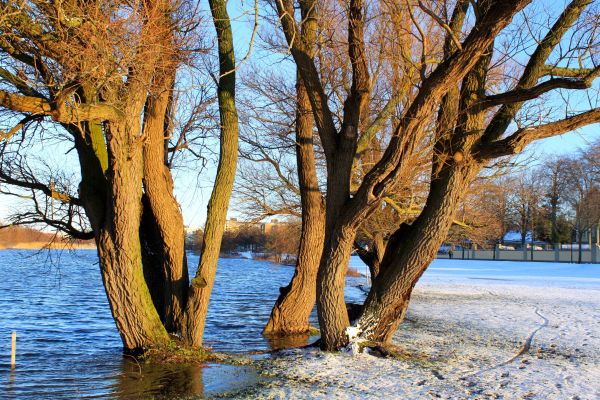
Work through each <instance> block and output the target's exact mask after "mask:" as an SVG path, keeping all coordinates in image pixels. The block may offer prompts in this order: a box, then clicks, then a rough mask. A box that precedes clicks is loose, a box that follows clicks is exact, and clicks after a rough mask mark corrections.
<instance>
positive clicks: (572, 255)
mask: <svg viewBox="0 0 600 400" xmlns="http://www.w3.org/2000/svg"><path fill="white" fill-rule="evenodd" d="M586 247H588V248H587V249H582V250H581V262H582V263H594V264H597V263H600V249H599V248H598V246H592V247H591V249H590V248H589V246H586ZM579 252H580V251H579V248H577V247H573V248H570V249H564V248H560V249H559V248H556V249H551V250H533V251H531V249H520V250H505V249H502V250H501V249H499V248H496V249H495V250H482V249H464V250H463V249H457V250H455V251H454V254H453V256H452V258H453V259H459V260H461V259H462V260H498V261H545V262H563V263H577V262H579ZM437 258H450V256H449V255H448V253H438V255H437Z"/></svg>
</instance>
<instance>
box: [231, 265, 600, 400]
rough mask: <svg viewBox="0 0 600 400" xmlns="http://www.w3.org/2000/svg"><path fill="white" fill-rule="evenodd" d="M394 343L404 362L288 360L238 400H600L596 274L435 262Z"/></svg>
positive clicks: (284, 356)
mask: <svg viewBox="0 0 600 400" xmlns="http://www.w3.org/2000/svg"><path fill="white" fill-rule="evenodd" d="M352 264H355V266H356V264H359V261H357V260H356V259H355V258H353V260H352V261H351V265H352ZM394 342H395V344H397V345H398V346H401V347H402V348H403V350H404V351H405V353H406V356H405V357H403V359H401V360H396V359H381V358H376V357H374V356H371V355H368V354H358V355H352V354H349V353H337V354H334V353H323V352H320V351H317V350H289V351H286V352H284V353H281V354H280V355H278V356H276V357H274V358H272V359H267V360H263V361H261V362H260V365H261V368H262V369H263V374H264V375H265V376H267V379H265V381H264V382H263V383H262V384H261V385H260V386H258V387H255V388H254V389H252V390H251V391H250V392H248V393H245V394H243V395H242V396H241V397H244V398H263V399H333V398H335V399H421V398H425V399H428V398H432V399H433V398H442V399H544V400H546V399H600V267H599V266H596V265H569V264H550V263H523V262H485V261H473V260H470V261H462V260H437V261H435V262H434V264H433V265H432V266H431V268H430V269H429V270H428V272H427V273H426V274H425V275H424V277H423V279H422V280H421V282H419V284H418V285H417V287H416V289H415V292H414V294H413V301H412V303H411V306H410V308H409V312H408V314H407V318H406V320H405V322H404V323H403V324H402V325H401V327H400V329H399V330H398V332H397V333H396V335H395V337H394Z"/></svg>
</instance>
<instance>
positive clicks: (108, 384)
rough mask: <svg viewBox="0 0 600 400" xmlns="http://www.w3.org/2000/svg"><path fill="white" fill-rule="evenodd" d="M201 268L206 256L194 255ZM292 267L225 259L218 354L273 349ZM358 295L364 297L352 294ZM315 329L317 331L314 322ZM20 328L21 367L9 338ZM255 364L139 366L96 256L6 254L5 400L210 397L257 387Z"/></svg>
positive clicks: (210, 332) (215, 317)
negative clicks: (274, 325) (270, 327)
mask: <svg viewBox="0 0 600 400" xmlns="http://www.w3.org/2000/svg"><path fill="white" fill-rule="evenodd" d="M188 261H189V263H190V267H191V268H190V269H191V270H193V269H194V267H195V265H196V264H197V262H198V257H197V256H195V255H192V254H190V255H189V257H188ZM292 274H293V268H290V267H285V266H279V265H276V264H272V263H269V262H264V261H254V260H246V259H221V260H220V261H219V269H218V273H217V280H216V282H215V288H214V291H213V297H212V300H211V304H210V308H209V313H208V317H207V323H206V333H205V344H206V345H208V346H211V347H212V348H213V350H215V351H218V352H234V353H242V352H249V351H254V350H265V349H269V348H270V346H272V345H273V343H270V342H269V341H267V340H266V339H265V338H264V337H263V336H262V335H261V330H262V328H263V326H264V325H265V323H266V321H267V319H268V317H269V313H270V311H271V307H272V305H273V302H274V300H275V299H276V297H277V295H278V294H279V287H280V286H284V285H286V284H287V283H288V282H289V279H290V278H291V276H292ZM349 295H350V297H352V296H361V295H360V293H359V292H358V291H357V292H354V293H353V292H352V289H350V292H349ZM313 324H315V325H316V321H314V316H313ZM13 330H16V331H17V334H18V339H17V368H16V370H14V371H11V369H10V366H9V363H10V335H11V332H12V331H13ZM255 380H256V372H255V371H253V370H252V368H250V367H233V366H227V365H216V364H213V365H209V366H207V367H205V368H200V367H183V366H178V367H171V368H165V367H161V368H159V367H150V366H146V365H142V366H139V365H138V364H137V363H136V362H134V361H133V360H130V359H128V358H124V357H123V356H122V355H121V340H120V338H119V334H118V332H117V330H116V328H115V325H114V322H113V320H112V317H111V314H110V309H109V307H108V303H107V301H106V296H105V294H104V289H103V287H102V280H101V277H100V272H99V267H98V264H97V256H96V252H95V250H78V251H76V252H64V251H63V252H60V251H43V252H38V251H21V250H5V251H0V398H35V399H44V398H65V399H67V398H140V397H142V398H146V397H151V396H159V397H164V398H173V397H178V396H188V395H198V396H199V397H202V396H210V395H212V394H216V393H221V392H223V391H230V390H235V389H236V388H241V387H244V386H246V385H248V384H252V383H253V382H254V381H255Z"/></svg>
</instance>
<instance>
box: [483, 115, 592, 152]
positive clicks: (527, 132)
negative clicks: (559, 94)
mask: <svg viewBox="0 0 600 400" xmlns="http://www.w3.org/2000/svg"><path fill="white" fill-rule="evenodd" d="M598 122H600V107H599V108H594V109H592V110H590V111H586V112H583V113H581V114H577V115H575V116H572V117H568V118H565V119H562V120H560V121H554V122H549V123H547V124H542V125H538V126H534V127H528V128H523V129H519V130H517V131H516V132H515V133H513V134H512V135H510V136H508V137H506V138H504V139H501V140H498V141H495V142H492V143H489V144H479V145H478V146H477V147H476V149H475V152H474V153H475V154H476V158H477V159H479V160H480V161H488V160H491V159H493V158H497V157H502V156H508V155H512V154H517V153H519V152H521V151H522V150H523V149H524V148H525V146H527V145H528V144H529V143H531V142H533V141H534V140H538V139H544V138H548V137H552V136H558V135H561V134H563V133H566V132H570V131H573V130H575V129H578V128H581V127H582V126H586V125H589V124H593V123H598Z"/></svg>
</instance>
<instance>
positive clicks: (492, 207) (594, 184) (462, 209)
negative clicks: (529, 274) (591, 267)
mask: <svg viewBox="0 0 600 400" xmlns="http://www.w3.org/2000/svg"><path fill="white" fill-rule="evenodd" d="M599 154H600V142H596V143H594V144H592V145H590V146H589V147H588V148H586V149H582V150H581V151H580V152H579V153H577V154H574V155H570V156H562V157H556V156H553V157H549V158H547V159H545V160H544V161H543V162H541V163H539V164H538V165H537V166H534V167H532V168H527V169H525V168H523V167H520V168H518V172H514V171H513V172H512V173H507V174H505V175H502V176H500V177H496V178H483V179H481V180H480V181H479V182H477V183H476V184H474V185H472V186H471V188H470V190H469V193H468V195H467V196H466V197H465V199H464V201H463V202H462V203H461V204H460V206H459V210H458V218H459V219H460V220H461V221H462V222H463V223H464V224H456V225H454V226H453V227H452V228H451V229H450V233H449V236H448V239H447V242H448V243H453V244H464V243H465V242H466V243H469V244H471V243H474V244H477V245H479V246H483V247H488V248H489V247H493V246H494V245H495V244H499V243H502V241H503V238H504V235H505V234H506V233H508V232H515V233H518V234H519V236H520V238H519V241H520V245H521V247H523V246H526V245H527V243H529V242H531V241H537V242H545V243H547V244H550V245H554V244H559V243H585V244H587V240H588V239H589V238H591V232H592V230H594V229H596V227H597V226H598V225H599V224H600V156H599Z"/></svg>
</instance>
